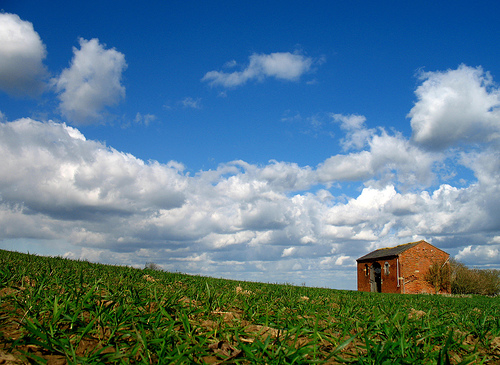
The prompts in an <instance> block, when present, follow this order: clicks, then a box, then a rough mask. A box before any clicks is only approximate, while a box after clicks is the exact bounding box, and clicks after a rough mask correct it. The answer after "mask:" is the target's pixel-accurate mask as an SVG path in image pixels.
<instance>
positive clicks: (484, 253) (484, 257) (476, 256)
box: [455, 245, 500, 266]
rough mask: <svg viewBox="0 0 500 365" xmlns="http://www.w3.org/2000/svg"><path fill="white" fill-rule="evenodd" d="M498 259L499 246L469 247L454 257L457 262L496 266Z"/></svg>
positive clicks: (499, 254) (499, 253)
mask: <svg viewBox="0 0 500 365" xmlns="http://www.w3.org/2000/svg"><path fill="white" fill-rule="evenodd" d="M499 257H500V245H487V246H486V245H481V246H472V245H469V246H467V247H465V248H463V249H462V250H460V251H459V253H458V254H457V255H455V259H456V260H459V261H466V262H473V263H474V264H475V265H481V266H482V265H488V264H491V263H494V264H498V258H499Z"/></svg>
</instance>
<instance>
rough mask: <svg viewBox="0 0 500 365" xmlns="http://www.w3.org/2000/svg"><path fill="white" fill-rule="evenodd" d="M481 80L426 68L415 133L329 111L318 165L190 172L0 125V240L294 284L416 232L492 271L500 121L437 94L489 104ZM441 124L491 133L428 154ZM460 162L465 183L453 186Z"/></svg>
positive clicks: (50, 125)
mask: <svg viewBox="0 0 500 365" xmlns="http://www.w3.org/2000/svg"><path fill="white" fill-rule="evenodd" d="M471 74H473V75H475V76H474V77H472V78H469V79H467V78H468V77H469V76H470V75H471ZM485 75H486V73H484V72H483V71H482V70H480V69H478V68H475V69H473V68H470V67H466V66H460V67H459V68H458V69H457V70H449V71H447V72H436V73H434V74H432V73H427V75H426V78H425V80H424V81H423V83H422V85H420V86H419V87H418V88H417V91H416V94H417V97H418V101H417V102H416V104H415V107H414V108H413V109H412V111H411V112H410V116H411V118H412V126H414V125H415V123H413V121H418V123H417V126H416V127H415V129H414V131H413V132H414V135H413V137H412V138H411V139H410V138H406V137H404V136H403V135H402V134H400V133H398V132H392V133H389V132H387V131H385V130H384V129H382V128H378V129H368V128H367V127H366V125H365V121H366V118H365V117H363V116H359V115H340V114H334V113H332V114H331V121H332V123H341V127H342V130H344V131H345V137H344V138H343V139H341V141H340V143H341V145H342V146H343V147H344V150H345V153H343V154H338V155H335V156H331V157H327V158H326V159H325V160H324V161H323V162H322V163H320V164H318V165H317V166H314V167H310V166H299V165H297V164H296V163H293V162H284V161H270V162H269V163H268V164H266V165H263V166H258V165H252V164H248V163H246V162H245V161H232V162H227V163H222V164H220V165H219V167H218V168H217V169H216V170H208V171H199V172H198V173H197V174H195V175H193V176H191V175H189V174H188V173H185V166H184V165H183V164H182V163H179V162H175V161H171V162H169V163H167V164H161V163H159V162H156V161H149V162H144V161H142V160H140V159H138V158H136V157H134V156H133V155H130V154H128V153H126V152H121V151H117V150H115V149H113V148H112V147H108V146H106V145H104V144H103V143H101V142H97V141H92V140H87V139H86V138H85V136H84V135H82V134H81V132H80V131H79V130H78V129H76V128H74V127H70V126H68V125H66V124H60V123H55V122H40V121H36V120H33V119H29V118H24V119H19V120H16V121H13V122H8V123H1V124H0V153H1V155H2V156H4V158H3V159H2V160H1V162H0V171H1V173H0V193H1V199H2V200H1V204H0V222H1V224H0V227H2V228H0V237H1V238H2V239H4V240H9V239H27V238H29V239H41V240H48V241H47V242H50V240H56V241H60V240H63V241H66V242H67V251H66V256H67V257H72V258H80V259H90V260H96V261H101V262H113V263H116V262H120V263H125V264H137V263H138V262H143V261H150V260H154V261H155V262H157V263H158V264H159V265H161V266H162V267H163V268H164V269H167V270H179V271H184V272H192V273H199V274H205V275H215V276H226V277H234V278H247V279H249V280H251V279H255V280H266V277H269V278H272V280H280V277H282V278H283V280H284V281H293V282H296V283H300V282H306V281H308V280H311V281H312V280H314V279H315V278H316V279H317V280H318V281H317V282H320V283H321V282H322V281H321V277H322V276H324V275H327V277H328V278H329V279H328V280H329V281H330V282H331V275H332V272H333V273H336V274H337V275H339V278H342V277H343V275H344V276H345V275H347V274H346V273H349V272H350V271H349V270H352V268H353V266H354V264H355V259H356V258H357V257H360V256H361V255H363V254H364V253H366V252H367V251H369V250H372V249H376V248H379V247H382V246H390V245H396V244H400V243H404V242H410V241H414V240H417V239H421V238H423V239H427V240H429V241H430V242H432V243H434V244H436V245H438V246H439V247H441V248H443V249H445V250H447V251H449V252H451V253H453V254H454V255H455V257H456V258H458V259H460V260H462V261H464V262H465V263H468V264H471V265H475V266H483V267H499V264H500V263H499V261H498V257H499V255H498V253H499V250H500V235H499V232H500V223H499V222H500V220H499V219H498V217H499V215H500V210H499V209H498V207H499V206H500V198H499V197H500V194H499V192H500V148H499V144H498V139H497V138H496V136H495V134H494V133H491V131H492V130H498V129H499V126H500V118H497V119H496V120H495V119H494V117H493V116H495V115H496V114H495V113H493V114H491V113H492V112H491V108H490V109H489V111H487V112H486V113H483V114H480V116H482V118H483V119H485V121H483V120H482V119H481V120H479V121H478V120H477V118H478V115H477V114H473V115H472V116H471V117H473V118H474V119H473V121H465V119H464V118H462V119H460V120H457V119H456V118H444V117H443V113H445V111H446V110H447V109H448V108H449V105H448V103H446V102H442V94H441V93H437V92H436V90H439V89H440V88H445V89H446V90H447V91H448V93H450V94H453V95H458V94H459V93H462V94H473V95H474V96H475V97H474V98H471V99H470V100H468V102H469V106H470V107H471V108H472V109H475V110H484V105H496V104H495V103H496V102H497V101H498V99H497V98H498V89H496V88H494V87H492V86H491V84H486V83H484V82H483V81H482V80H483V79H482V78H484V77H486V76H485ZM453 77H455V78H457V80H456V82H452V81H451V80H450V79H451V78H453ZM464 78H465V79H467V80H468V82H465V83H463V82H462V81H463V79H464ZM431 79H432V80H433V83H432V87H428V86H425V85H426V84H425V83H426V82H427V81H428V80H431ZM453 87H456V90H454V89H453ZM464 87H466V88H469V89H470V90H464ZM478 88H479V89H478ZM433 97H434V98H435V99H436V100H432V98H433ZM440 107H441V108H444V111H443V110H441V109H440ZM489 113H490V114H489ZM492 115H493V116H492ZM436 123H438V124H439V128H443V129H446V130H447V129H451V128H455V129H456V127H455V126H456V124H457V123H458V124H459V125H464V124H465V125H469V124H473V123H475V124H474V125H475V126H476V127H475V128H476V136H486V135H487V131H488V132H489V134H488V138H486V137H484V138H479V137H478V138H475V139H474V140H473V141H471V140H470V139H469V138H468V136H469V135H468V134H467V133H465V132H464V133H463V134H460V133H458V132H457V133H456V134H455V135H454V136H453V140H449V141H448V142H447V144H450V143H452V145H453V146H461V147H460V148H457V147H454V148H448V147H447V146H446V145H443V144H439V143H438V144H434V145H433V146H432V148H430V149H428V148H427V146H426V145H422V143H423V142H424V141H426V140H425V138H424V137H422V135H421V134H419V133H420V132H421V131H422V130H427V129H432V128H437V126H436ZM424 136H425V135H424ZM416 140H418V141H416ZM427 141H429V143H433V139H429V140H427ZM473 142H474V143H473ZM459 168H461V169H463V168H466V169H469V170H470V171H471V172H472V173H473V175H474V178H473V179H471V180H470V181H460V182H457V181H454V180H453V179H452V178H450V176H451V177H452V176H453V170H454V169H459ZM343 183H359V184H361V185H360V191H359V193H358V194H354V195H352V196H347V197H346V196H334V195H333V194H332V191H331V189H330V187H332V186H334V185H335V184H343ZM326 273H329V274H326ZM344 280H346V279H345V278H344V279H342V280H340V279H339V281H338V283H339V284H337V285H341V284H340V283H341V282H342V281H344ZM347 280H348V279H347ZM351 281H352V280H351ZM325 285H327V284H325ZM330 285H335V284H330Z"/></svg>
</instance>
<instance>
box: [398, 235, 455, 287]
mask: <svg viewBox="0 0 500 365" xmlns="http://www.w3.org/2000/svg"><path fill="white" fill-rule="evenodd" d="M448 257H449V255H448V254H447V253H446V252H444V251H441V250H440V249H438V248H436V247H434V246H432V245H430V244H429V243H427V242H425V241H421V242H420V243H419V244H418V245H416V246H413V247H412V248H410V249H408V250H406V251H404V252H402V253H401V254H400V255H399V267H400V272H401V274H400V275H401V276H402V277H403V278H404V283H401V284H402V287H403V288H402V289H403V290H402V293H405V294H420V293H434V292H435V290H434V287H433V286H432V285H430V284H429V283H427V281H426V280H425V275H426V273H427V271H428V270H429V267H430V266H431V265H432V264H433V263H434V262H441V261H445V260H447V259H448ZM445 292H449V290H448V291H445Z"/></svg>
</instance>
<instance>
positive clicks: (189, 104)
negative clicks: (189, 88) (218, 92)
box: [181, 97, 201, 109]
mask: <svg viewBox="0 0 500 365" xmlns="http://www.w3.org/2000/svg"><path fill="white" fill-rule="evenodd" d="M181 104H182V106H184V107H185V108H192V109H201V98H197V99H193V98H191V97H187V98H184V99H182V100H181Z"/></svg>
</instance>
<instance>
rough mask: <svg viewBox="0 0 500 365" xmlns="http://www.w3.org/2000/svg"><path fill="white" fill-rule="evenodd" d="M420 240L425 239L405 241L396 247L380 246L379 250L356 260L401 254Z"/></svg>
mask: <svg viewBox="0 0 500 365" xmlns="http://www.w3.org/2000/svg"><path fill="white" fill-rule="evenodd" d="M420 242H424V241H418V242H410V243H405V244H404V245H399V246H396V247H387V248H379V249H378V250H375V251H372V252H370V253H369V254H366V255H364V256H362V257H360V258H359V259H357V260H356V261H364V260H372V259H379V258H381V257H393V256H398V255H399V254H401V253H402V252H405V251H406V250H408V249H409V248H412V247H413V246H416V245H418V244H419V243H420Z"/></svg>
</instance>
